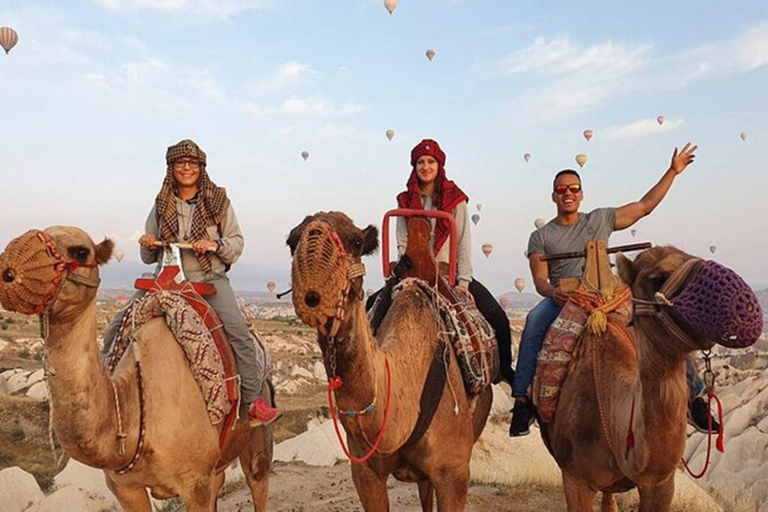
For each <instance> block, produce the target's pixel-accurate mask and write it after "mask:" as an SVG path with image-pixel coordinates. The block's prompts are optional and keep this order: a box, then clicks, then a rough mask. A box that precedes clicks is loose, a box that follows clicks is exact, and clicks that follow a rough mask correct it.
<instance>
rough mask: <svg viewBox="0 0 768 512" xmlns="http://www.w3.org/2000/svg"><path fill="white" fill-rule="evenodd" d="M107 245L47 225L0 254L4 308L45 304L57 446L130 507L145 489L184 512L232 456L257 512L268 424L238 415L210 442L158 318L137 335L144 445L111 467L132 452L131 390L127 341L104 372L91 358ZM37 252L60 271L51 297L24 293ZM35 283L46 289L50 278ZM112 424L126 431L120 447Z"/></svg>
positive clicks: (142, 504) (141, 504)
mask: <svg viewBox="0 0 768 512" xmlns="http://www.w3.org/2000/svg"><path fill="white" fill-rule="evenodd" d="M43 233H44V234H43ZM46 235H47V236H46ZM53 247H55V251H56V252H57V253H58V255H59V258H58V260H56V261H54V260H53V259H52V258H50V254H51V248H53ZM112 249H113V243H112V241H111V240H108V239H107V240H104V241H103V242H101V243H100V244H98V245H96V244H94V242H93V241H92V240H91V239H90V238H89V237H88V235H87V234H86V233H84V232H83V231H82V230H80V229H78V228H74V227H61V226H54V227H51V228H48V229H47V230H45V232H39V231H38V232H29V233H27V234H26V235H23V236H22V237H19V238H17V239H16V240H14V241H12V242H11V243H10V244H9V245H8V247H7V248H6V250H5V252H4V253H3V254H2V255H0V299H2V305H3V307H4V308H6V309H12V310H13V309H14V308H16V309H15V310H17V311H18V310H21V311H22V312H26V313H30V312H33V311H34V309H36V308H35V306H39V307H40V308H42V307H43V305H45V308H46V309H43V311H42V313H43V315H42V317H41V322H42V323H43V324H44V325H47V331H48V335H47V337H46V338H45V346H46V352H47V359H48V367H47V373H48V385H49V388H50V394H51V408H52V411H53V430H54V432H55V433H56V436H57V438H58V440H59V442H60V443H61V446H62V448H63V449H64V451H65V452H66V453H67V454H69V455H70V456H71V457H73V458H74V459H76V460H78V461H80V462H82V463H84V464H87V465H89V466H92V467H95V468H99V469H103V470H104V473H105V476H106V482H107V486H108V487H109V489H110V490H111V491H112V492H113V493H114V494H115V496H116V497H117V499H118V501H119V502H120V504H121V505H122V507H123V508H124V509H125V510H127V511H131V512H151V510H152V507H151V504H150V500H149V496H148V495H147V490H146V488H149V490H150V492H151V493H152V496H153V497H155V498H159V499H168V498H171V497H174V496H180V497H181V498H182V500H183V501H184V504H185V505H186V507H187V510H189V511H190V512H211V511H215V510H216V496H217V495H218V492H219V490H220V489H221V486H222V485H223V483H224V473H223V469H224V467H226V465H227V464H228V463H230V462H231V461H233V460H234V459H235V458H237V457H238V456H239V458H240V462H241V464H242V467H243V472H244V474H245V477H246V481H247V483H248V485H249V486H250V488H251V492H252V494H253V503H254V510H256V511H257V512H263V511H265V510H266V501H267V488H268V474H269V471H270V467H271V462H272V432H271V428H264V427H260V428H255V429H254V428H251V427H250V426H249V425H248V423H247V422H245V421H241V422H240V423H239V424H238V425H237V427H236V428H235V429H234V430H233V431H232V432H231V433H230V436H229V438H228V441H227V443H226V445H225V446H224V447H223V449H220V448H219V433H220V429H221V424H219V425H217V426H214V425H211V423H210V421H209V419H208V414H207V412H206V405H205V402H204V400H203V397H202V394H201V392H200V389H199V388H198V386H197V384H196V382H195V380H194V378H193V376H192V373H191V372H190V371H189V364H188V362H187V359H186V356H185V355H184V353H183V350H182V348H181V346H180V345H179V344H178V343H177V342H176V340H175V339H174V337H173V334H172V333H171V331H170V330H169V329H168V327H167V325H166V323H165V319H162V318H155V319H152V320H150V321H149V322H148V323H147V324H146V325H145V326H144V327H143V328H141V329H140V330H139V331H138V333H137V335H136V344H138V346H139V348H140V350H139V351H138V353H140V360H141V373H142V382H143V389H144V396H145V397H146V400H145V402H146V403H145V412H144V418H145V422H144V423H145V426H146V429H145V435H144V439H143V451H142V452H141V456H140V457H139V458H138V460H137V461H136V462H135V465H134V466H133V467H132V469H130V470H129V471H127V472H126V473H125V474H118V473H117V471H118V470H120V469H121V468H124V467H125V466H126V465H128V464H129V461H131V459H132V458H133V456H134V454H135V453H136V452H137V445H138V442H139V428H140V393H139V389H138V383H137V382H138V381H137V368H136V365H135V364H134V360H135V357H136V355H138V354H137V353H136V351H134V349H133V348H130V349H129V350H128V352H127V353H126V356H125V357H124V358H123V359H122V361H121V362H120V364H119V365H118V367H117V368H116V369H115V372H114V374H113V375H112V376H111V377H110V375H109V374H108V373H107V371H106V370H105V368H104V367H103V366H102V363H101V361H100V359H99V349H98V345H97V341H96V311H97V307H96V291H97V287H98V284H99V269H98V265H102V264H104V263H106V262H107V261H108V260H109V258H110V257H111V254H112ZM41 254H42V255H43V256H40V255H41ZM41 258H42V261H43V263H42V264H38V265H37V267H43V268H46V269H47V266H50V270H51V272H50V274H52V273H53V269H54V267H56V268H59V269H63V271H64V274H63V275H60V276H59V278H60V279H61V280H60V283H61V284H60V287H59V291H58V293H54V294H53V297H52V298H50V295H51V293H50V292H49V293H47V294H43V295H42V296H39V297H37V296H35V295H34V294H33V293H31V292H28V287H29V283H30V281H32V279H31V278H30V275H31V274H32V272H33V271H34V267H35V265H34V264H35V262H36V261H41ZM42 285H43V288H44V289H47V290H50V291H53V290H54V289H55V287H56V282H55V281H54V282H53V283H49V282H43V283H42ZM23 299H24V300H23ZM38 299H39V300H38ZM131 347H133V344H132V345H131ZM116 399H117V401H116ZM118 403H119V406H118ZM120 425H121V426H122V431H123V432H124V433H125V434H126V435H127V437H126V438H125V445H124V450H122V453H121V450H120V443H119V440H118V432H120V430H121V429H120ZM217 470H219V471H218V472H217Z"/></svg>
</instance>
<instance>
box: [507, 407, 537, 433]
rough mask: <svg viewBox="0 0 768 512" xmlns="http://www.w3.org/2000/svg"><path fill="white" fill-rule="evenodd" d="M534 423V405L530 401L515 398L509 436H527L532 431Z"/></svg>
mask: <svg viewBox="0 0 768 512" xmlns="http://www.w3.org/2000/svg"><path fill="white" fill-rule="evenodd" d="M532 423H533V406H532V405H531V403H530V402H523V401H521V400H515V407H514V408H513V409H512V422H511V423H510V424H509V437H521V436H527V435H528V434H530V433H531V430H530V426H531V424H532Z"/></svg>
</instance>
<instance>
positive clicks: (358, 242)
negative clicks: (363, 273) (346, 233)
mask: <svg viewBox="0 0 768 512" xmlns="http://www.w3.org/2000/svg"><path fill="white" fill-rule="evenodd" d="M352 248H353V249H354V250H355V251H357V252H360V251H361V250H362V249H363V241H362V240H361V239H359V238H355V239H354V240H353V241H352Z"/></svg>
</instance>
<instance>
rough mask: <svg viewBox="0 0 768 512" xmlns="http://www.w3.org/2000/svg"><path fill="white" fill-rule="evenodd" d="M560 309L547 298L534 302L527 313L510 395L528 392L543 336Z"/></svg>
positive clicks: (521, 394) (534, 372)
mask: <svg viewBox="0 0 768 512" xmlns="http://www.w3.org/2000/svg"><path fill="white" fill-rule="evenodd" d="M561 309H562V308H561V307H560V306H558V305H557V304H556V303H555V301H553V300H552V299H549V298H547V299H544V300H542V301H541V302H539V303H538V304H536V307H534V308H533V309H532V310H531V311H530V312H529V313H528V316H527V317H526V319H525V328H524V329H523V336H522V337H521V338H520V350H519V351H518V353H517V368H516V369H515V380H514V382H513V383H512V395H514V396H524V395H526V394H528V388H529V387H530V386H531V384H533V376H534V375H535V374H536V360H537V358H538V356H539V351H540V350H541V346H542V345H543V344H544V337H545V336H546V335H547V331H548V330H549V326H550V325H552V322H554V321H555V319H556V318H557V315H559V314H560V310H561Z"/></svg>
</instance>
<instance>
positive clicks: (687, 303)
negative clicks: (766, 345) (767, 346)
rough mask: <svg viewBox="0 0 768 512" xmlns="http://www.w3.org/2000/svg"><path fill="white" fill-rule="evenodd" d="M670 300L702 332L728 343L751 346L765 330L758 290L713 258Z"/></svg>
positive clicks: (680, 313)
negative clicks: (757, 294)
mask: <svg viewBox="0 0 768 512" xmlns="http://www.w3.org/2000/svg"><path fill="white" fill-rule="evenodd" d="M671 300H672V303H673V304H674V306H673V307H672V308H673V309H674V310H675V312H676V313H678V314H679V315H680V316H682V317H683V318H684V319H685V321H686V322H688V323H689V324H690V325H691V327H693V328H694V329H696V330H697V331H698V332H699V334H701V335H702V336H704V337H705V338H707V339H709V340H711V341H714V342H716V343H719V344H721V345H724V346H726V347H730V348H744V347H748V346H750V345H752V344H753V343H755V342H756V341H757V339H758V338H759V337H760V333H762V331H763V311H762V309H761V308H760V302H759V301H758V299H757V296H756V295H755V293H754V292H753V291H752V289H751V288H750V287H749V285H748V284H747V283H745V282H744V280H743V279H742V278H741V277H739V275H738V274H736V272H734V271H733V270H731V269H729V268H727V267H724V266H723V265H720V264H719V263H716V262H714V261H706V262H703V263H701V264H700V266H699V269H698V272H695V275H694V276H693V278H692V279H691V281H690V282H689V283H688V285H687V286H686V287H685V288H684V289H683V291H682V292H681V293H680V294H679V295H677V296H675V297H674V298H671Z"/></svg>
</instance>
